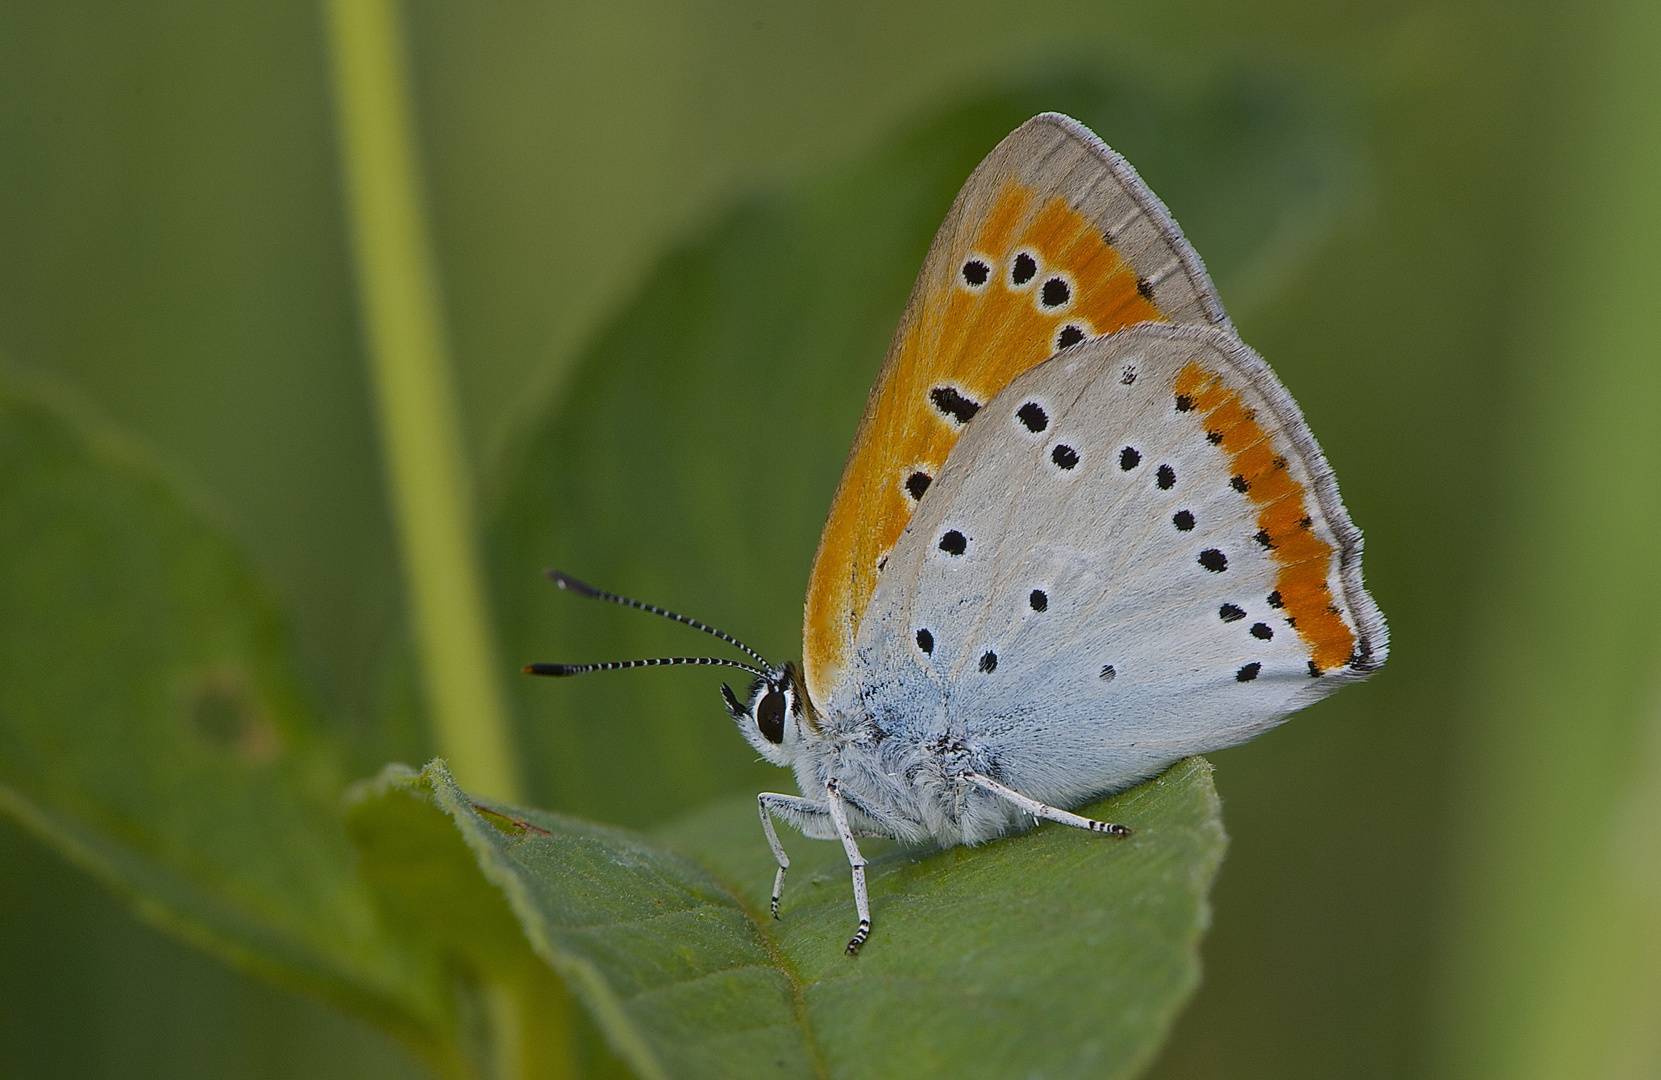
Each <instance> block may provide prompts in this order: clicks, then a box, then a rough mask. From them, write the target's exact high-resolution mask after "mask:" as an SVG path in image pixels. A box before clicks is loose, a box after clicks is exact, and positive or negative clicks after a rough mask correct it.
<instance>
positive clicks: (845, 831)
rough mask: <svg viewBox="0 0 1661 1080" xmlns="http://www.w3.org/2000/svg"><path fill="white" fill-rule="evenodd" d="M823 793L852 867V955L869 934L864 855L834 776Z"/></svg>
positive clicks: (869, 907)
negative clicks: (856, 919)
mask: <svg viewBox="0 0 1661 1080" xmlns="http://www.w3.org/2000/svg"><path fill="white" fill-rule="evenodd" d="M825 795H826V796H827V798H826V799H825V804H826V806H827V807H829V809H830V816H831V820H832V821H834V822H836V835H837V836H839V837H841V839H842V850H843V851H846V852H847V853H848V865H849V867H851V868H852V869H853V876H854V910H855V911H857V912H858V913H859V929H858V930H856V931H854V936H853V939H852V940H850V941H849V942H848V955H849V956H853V955H854V954H855V953H857V952H859V947H860V946H861V945H863V944H865V939H866V938H868V937H870V936H871V901H870V899H869V898H868V897H867V896H866V895H865V856H863V855H861V854H860V853H859V845H858V844H857V843H855V842H854V831H853V830H852V829H850V828H849V827H848V812H847V811H846V810H845V809H843V807H842V791H841V789H840V788H838V787H837V786H836V780H835V778H832V779H830V780H827V781H825Z"/></svg>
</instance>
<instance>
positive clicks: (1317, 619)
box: [1173, 363, 1355, 671]
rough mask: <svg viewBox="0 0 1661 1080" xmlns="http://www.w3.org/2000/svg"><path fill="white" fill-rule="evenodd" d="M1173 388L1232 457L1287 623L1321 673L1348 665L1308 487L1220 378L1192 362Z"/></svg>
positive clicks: (1329, 550)
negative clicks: (1254, 509) (1273, 566)
mask: <svg viewBox="0 0 1661 1080" xmlns="http://www.w3.org/2000/svg"><path fill="white" fill-rule="evenodd" d="M1173 390H1174V391H1175V393H1176V394H1177V395H1178V397H1179V398H1186V399H1187V400H1188V402H1191V403H1192V408H1193V409H1194V410H1195V411H1196V412H1198V413H1199V414H1200V416H1201V417H1202V423H1203V424H1204V426H1205V431H1206V434H1207V435H1208V436H1209V437H1210V438H1211V439H1212V441H1214V442H1216V444H1217V446H1218V448H1219V449H1220V450H1222V452H1223V453H1225V454H1227V455H1228V456H1229V463H1230V465H1231V466H1232V468H1233V470H1234V476H1235V479H1236V484H1235V486H1236V487H1238V486H1240V485H1241V484H1242V483H1243V484H1244V485H1245V491H1246V497H1247V498H1249V499H1251V501H1252V502H1253V503H1256V504H1257V506H1258V507H1259V510H1258V514H1257V527H1258V529H1259V530H1260V531H1259V533H1258V535H1257V539H1258V542H1259V543H1262V544H1265V545H1266V546H1267V547H1268V549H1269V555H1270V557H1271V558H1272V559H1274V561H1275V562H1276V563H1278V564H1279V566H1280V571H1279V573H1278V574H1277V575H1276V577H1275V590H1276V591H1277V592H1279V593H1280V600H1281V604H1282V607H1283V608H1284V610H1285V612H1286V615H1287V619H1288V621H1289V622H1290V623H1291V624H1292V627H1293V629H1295V630H1296V631H1297V632H1298V636H1299V637H1300V638H1302V639H1303V641H1304V644H1305V645H1307V646H1308V647H1309V651H1310V653H1311V655H1312V659H1311V660H1310V663H1312V664H1313V665H1314V670H1316V671H1331V670H1333V669H1335V668H1340V667H1343V666H1344V665H1345V664H1348V663H1349V662H1350V660H1351V659H1352V657H1353V656H1354V653H1355V634H1354V632H1353V631H1351V630H1350V628H1349V626H1348V624H1346V623H1345V622H1344V619H1343V617H1342V615H1341V614H1340V613H1339V610H1338V605H1337V604H1336V603H1334V602H1333V599H1332V590H1331V588H1330V587H1329V586H1328V585H1327V575H1328V573H1329V571H1330V568H1331V565H1332V554H1333V552H1334V550H1336V549H1335V548H1334V547H1333V546H1332V545H1331V544H1329V543H1327V541H1325V540H1323V539H1322V538H1321V537H1319V536H1317V535H1316V534H1315V532H1314V530H1313V528H1312V525H1313V520H1312V518H1311V517H1310V514H1309V510H1308V506H1307V504H1306V502H1305V499H1304V488H1303V485H1302V484H1300V483H1298V482H1297V481H1296V480H1295V479H1293V478H1292V475H1291V473H1290V472H1288V471H1287V468H1286V459H1285V458H1283V457H1280V456H1278V455H1277V454H1275V452H1274V449H1273V447H1272V446H1271V445H1270V442H1269V435H1268V433H1267V432H1266V431H1264V430H1263V426H1262V425H1261V424H1259V423H1258V422H1257V417H1256V415H1255V413H1254V412H1253V411H1252V410H1251V409H1250V408H1248V407H1247V406H1246V404H1245V402H1244V401H1242V400H1241V397H1240V395H1239V393H1237V392H1236V391H1234V390H1231V389H1229V388H1228V387H1227V386H1226V385H1225V384H1224V383H1223V379H1222V376H1220V375H1218V374H1217V373H1216V372H1213V371H1208V370H1206V369H1205V368H1203V367H1201V366H1200V365H1199V364H1196V363H1190V364H1187V365H1186V366H1184V367H1183V369H1182V370H1181V371H1179V372H1178V373H1177V377H1176V382H1175V384H1174V386H1173Z"/></svg>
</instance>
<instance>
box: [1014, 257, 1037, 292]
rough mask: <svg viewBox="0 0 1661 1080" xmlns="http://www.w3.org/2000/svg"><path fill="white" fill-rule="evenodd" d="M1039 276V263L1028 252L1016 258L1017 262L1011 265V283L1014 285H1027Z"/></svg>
mask: <svg viewBox="0 0 1661 1080" xmlns="http://www.w3.org/2000/svg"><path fill="white" fill-rule="evenodd" d="M1037 274H1038V261H1037V260H1036V259H1034V258H1033V257H1032V256H1031V255H1029V254H1027V253H1026V252H1024V251H1023V252H1021V253H1020V254H1018V255H1016V256H1015V261H1014V262H1012V263H1010V264H1009V281H1010V284H1012V285H1025V284H1026V283H1027V282H1029V281H1031V280H1032V279H1033V278H1034V277H1036V276H1037Z"/></svg>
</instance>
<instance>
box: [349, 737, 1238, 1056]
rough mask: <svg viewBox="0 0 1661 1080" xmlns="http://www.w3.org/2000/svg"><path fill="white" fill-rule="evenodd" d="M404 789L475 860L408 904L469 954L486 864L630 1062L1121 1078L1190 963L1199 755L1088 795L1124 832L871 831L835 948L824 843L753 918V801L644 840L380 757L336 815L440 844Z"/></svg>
mask: <svg viewBox="0 0 1661 1080" xmlns="http://www.w3.org/2000/svg"><path fill="white" fill-rule="evenodd" d="M423 804H424V805H426V806H427V807H430V808H431V810H430V813H432V814H436V813H437V812H439V811H442V812H443V813H445V814H447V815H449V817H450V819H451V820H452V821H453V822H454V823H455V826H456V828H457V829H458V830H459V832H460V835H461V837H462V839H464V840H465V841H466V844H467V846H468V847H469V848H471V849H472V853H473V855H474V857H475V858H476V859H477V866H478V870H479V873H480V874H482V878H479V877H478V876H477V875H474V876H473V877H472V879H468V878H467V877H466V876H465V875H463V874H462V873H461V871H460V870H459V861H458V860H457V859H456V858H455V857H454V853H453V851H451V853H450V854H448V855H445V856H443V858H442V861H443V862H444V864H445V865H447V866H448V867H450V868H451V871H450V872H449V873H447V874H444V875H432V874H427V873H421V872H419V871H418V872H417V873H416V874H414V875H413V876H414V877H416V878H421V879H425V880H427V881H429V882H434V883H438V882H442V885H440V886H439V888H440V889H441V890H442V891H443V892H444V893H445V894H446V896H447V897H448V900H447V901H446V902H445V903H444V904H442V905H434V904H427V905H425V907H426V909H427V910H428V911H429V912H435V911H442V913H443V914H442V917H443V918H444V919H445V920H446V921H447V922H449V923H450V924H451V925H453V926H454V927H456V931H455V933H456V934H457V935H459V936H464V937H468V938H473V939H475V940H476V941H477V942H478V943H479V944H478V946H477V947H478V948H480V949H491V948H496V947H498V944H500V945H502V946H503V947H505V942H506V939H507V937H509V936H510V935H506V934H505V933H504V932H503V930H502V926H503V923H504V919H503V913H502V910H501V908H502V905H501V902H500V900H499V899H497V898H496V897H495V896H493V895H491V894H490V893H489V892H488V891H487V890H485V889H483V888H481V885H482V882H483V881H484V880H488V881H490V882H492V883H494V884H495V885H496V886H497V887H499V888H500V890H501V895H502V896H505V897H506V900H507V907H508V908H510V909H511V911H512V912H513V914H514V915H515V916H517V918H518V921H519V924H520V926H521V927H522V928H523V930H524V934H525V937H526V938H527V939H528V940H529V941H530V943H531V946H532V948H533V949H534V950H535V951H536V953H537V954H538V955H539V956H541V957H542V958H543V959H544V960H546V961H547V962H548V964H549V965H551V966H552V967H553V968H554V969H555V970H557V971H558V972H560V974H561V975H562V976H564V978H565V979H566V981H567V983H568V985H569V986H570V987H571V988H572V990H573V992H574V993H576V994H577V995H578V996H579V997H580V998H581V999H582V1000H583V1002H584V1004H586V1005H587V1006H588V1008H589V1010H590V1011H591V1013H592V1015H593V1016H594V1017H595V1018H596V1020H597V1021H598V1023H599V1024H600V1026H601V1027H602V1028H603V1029H604V1031H605V1033H606V1035H607V1037H608V1038H609V1039H610V1041H611V1045H612V1046H613V1048H614V1049H615V1050H616V1051H617V1053H618V1054H619V1055H620V1056H621V1057H623V1058H624V1059H625V1060H626V1061H627V1062H628V1063H629V1064H630V1065H631V1066H632V1067H633V1068H634V1070H635V1071H636V1073H637V1074H638V1075H639V1076H641V1077H643V1078H646V1080H652V1078H656V1077H722V1078H725V1077H752V1076H782V1077H915V1076H937V1075H938V1076H959V1077H981V1076H984V1077H1007V1076H1015V1075H1020V1076H1043V1077H1054V1078H1065V1077H1093V1078H1094V1077H1118V1076H1131V1075H1134V1074H1135V1073H1136V1072H1137V1071H1138V1070H1139V1069H1140V1068H1141V1067H1142V1066H1143V1065H1144V1064H1145V1063H1146V1062H1147V1060H1148V1059H1149V1058H1150V1057H1151V1056H1152V1054H1153V1053H1154V1051H1155V1050H1156V1049H1157V1047H1158V1046H1159V1043H1160V1041H1161V1040H1162V1038H1163V1036H1164V1032H1165V1030H1166V1029H1167V1027H1168V1026H1169V1024H1170V1022H1171V1019H1172V1017H1173V1016H1174V1015H1175V1013H1176V1010H1177V1009H1178V1008H1179V1007H1180V1005H1181V1004H1182V1002H1183V1001H1184V1000H1185V999H1186V997H1187V996H1188V994H1189V992H1190V991H1191V990H1192V989H1193V987H1194V985H1195V984H1196V983H1197V981H1198V978H1199V964H1198V957H1197V947H1198V942H1199V938H1200V935H1201V933H1202V932H1203V930H1204V928H1205V925H1206V922H1207V917H1208V915H1207V908H1206V903H1205V896H1206V892H1207V890H1208V889H1209V888H1210V885H1211V880H1212V878H1213V876H1214V875H1215V873H1216V870H1217V866H1218V864H1219V862H1220V861H1221V858H1222V853H1223V847H1224V837H1223V830H1222V824H1221V820H1220V817H1219V814H1218V804H1217V796H1216V793H1215V791H1214V789H1213V788H1212V785H1211V769H1210V766H1209V765H1207V764H1206V763H1205V761H1204V760H1203V759H1199V758H1192V759H1189V760H1188V761H1185V762H1182V763H1180V764H1178V765H1176V766H1174V767H1173V768H1172V769H1170V770H1169V771H1168V772H1167V773H1166V774H1165V775H1163V776H1161V777H1159V778H1157V779H1155V780H1153V781H1150V782H1149V783H1147V784H1144V785H1142V786H1141V787H1138V788H1136V789H1134V790H1132V791H1130V792H1126V793H1125V794H1122V795H1119V796H1117V797H1115V798H1113V799H1109V800H1107V801H1105V802H1103V803H1101V804H1099V805H1097V806H1096V807H1093V808H1091V810H1090V811H1089V812H1091V813H1094V814H1098V815H1102V816H1107V817H1111V818H1112V819H1114V820H1118V821H1122V822H1125V823H1127V824H1130V825H1131V826H1132V827H1133V828H1134V829H1135V833H1134V835H1133V836H1132V837H1131V838H1130V839H1129V840H1124V841H1119V840H1112V839H1108V838H1105V837H1101V836H1095V835H1091V834H1087V833H1080V832H1077V831H1074V830H1070V829H1066V828H1062V827H1051V826H1044V827H1041V828H1039V829H1037V830H1036V831H1035V832H1033V833H1031V834H1024V835H1019V836H1014V837H1010V838H1006V839H1004V840H1001V841H997V842H995V843H991V844H987V845H984V846H982V847H978V848H961V847H960V848H952V849H948V850H945V851H928V852H911V851H897V850H892V846H891V845H890V846H889V848H890V850H889V853H888V854H885V855H879V856H878V857H877V858H874V859H873V860H872V862H871V866H870V869H869V874H870V883H871V897H872V908H873V916H874V919H875V922H876V931H875V935H874V936H873V938H872V939H871V941H870V942H869V943H868V944H867V945H866V947H865V950H864V952H863V953H861V954H860V955H859V956H858V957H848V956H846V955H845V954H844V952H843V948H842V947H843V944H844V943H845V942H846V940H847V938H848V935H849V933H850V932H851V930H852V928H853V908H852V902H851V899H850V893H849V882H848V872H847V864H846V862H845V860H844V858H843V855H842V852H841V849H840V847H839V846H837V845H835V844H827V843H824V842H814V841H806V840H801V839H799V838H792V839H791V840H790V841H789V847H790V848H791V850H792V876H791V881H790V884H789V886H788V887H787V892H786V896H785V903H784V909H783V917H782V918H781V919H780V920H778V921H774V920H772V919H770V918H767V917H766V916H765V914H764V913H765V912H766V905H767V894H768V891H769V889H770V886H771V883H772V856H771V854H770V853H769V852H768V850H767V846H766V843H765V841H764V840H763V839H762V834H761V828H760V823H759V822H758V821H757V818H756V810H755V803H754V800H753V799H748V798H744V799H730V800H724V801H722V802H719V803H717V804H715V805H712V806H710V807H708V808H706V809H704V810H703V811H701V812H699V813H698V814H696V815H694V816H692V817H689V818H686V819H683V820H682V821H680V822H678V823H676V824H675V825H673V826H671V827H670V828H668V829H666V830H665V831H664V832H663V833H662V834H661V839H658V840H652V839H648V838H646V837H643V836H639V835H636V834H632V833H629V832H627V831H625V830H622V829H616V828H610V827H605V826H599V825H593V824H589V823H586V822H582V821H577V820H575V819H572V818H568V817H564V816H562V815H558V814H551V813H546V812H543V811H535V810H521V809H514V808H509V807H501V806H496V807H488V808H486V807H481V806H479V805H478V804H476V803H475V802H474V800H472V799H471V798H470V797H469V796H467V795H466V794H465V793H463V792H462V791H461V790H460V789H459V788H457V787H456V786H455V783H454V781H452V780H451V779H450V776H449V773H448V771H447V770H446V769H445V768H444V766H443V763H442V762H434V763H433V764H432V765H429V766H428V767H427V769H426V770H425V771H423V772H422V773H420V774H414V773H412V772H410V771H408V770H402V769H394V770H389V772H388V774H386V775H385V776H383V778H382V779H381V780H380V781H378V782H377V783H376V784H375V785H374V786H373V787H372V788H370V789H367V790H366V791H365V792H364V793H363V794H362V795H361V797H360V802H359V803H358V807H357V809H356V810H354V814H355V815H357V816H359V817H360V818H374V819H379V820H381V821H393V820H397V821H402V822H404V823H405V824H404V826H403V827H402V828H398V829H391V830H386V829H382V830H374V831H375V832H376V833H378V835H380V836H382V837H386V838H396V837H397V836H400V835H403V836H410V835H421V836H423V837H431V841H430V846H429V845H428V844H427V843H425V842H424V843H423V845H422V846H423V847H428V849H429V850H438V849H443V848H445V847H446V845H445V842H444V841H443V840H442V839H441V838H439V837H436V836H434V835H433V829H432V827H431V824H430V823H428V824H426V825H421V826H419V827H417V826H416V825H414V824H413V819H414V818H415V817H417V816H418V815H419V813H420V810H421V807H422V805H423ZM665 841H668V842H670V843H674V844H677V845H679V847H680V850H681V851H684V852H687V853H690V854H693V855H696V856H698V857H699V859H700V860H701V861H702V862H701V864H700V863H699V862H694V861H693V859H692V858H689V857H688V855H687V854H681V853H680V852H677V851H676V850H675V849H674V848H672V847H670V846H668V843H666V842H665ZM395 842H396V841H395ZM373 847H374V845H372V844H371V845H370V849H371V850H373ZM872 850H873V853H875V852H879V851H881V850H883V848H882V847H881V846H879V845H876V844H873V845H872ZM410 857H411V858H412V859H413V860H414V861H415V862H417V863H424V862H428V860H427V857H426V856H424V855H422V854H421V853H420V851H411V852H410ZM391 862H392V864H393V865H396V863H397V860H392V861H391ZM428 865H433V864H431V863H428Z"/></svg>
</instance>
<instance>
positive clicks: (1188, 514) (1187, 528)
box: [1171, 510, 1194, 532]
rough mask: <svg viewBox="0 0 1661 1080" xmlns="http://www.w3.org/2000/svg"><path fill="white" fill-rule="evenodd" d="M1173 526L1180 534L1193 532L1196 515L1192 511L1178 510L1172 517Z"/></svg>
mask: <svg viewBox="0 0 1661 1080" xmlns="http://www.w3.org/2000/svg"><path fill="white" fill-rule="evenodd" d="M1171 524H1172V525H1175V526H1176V527H1177V529H1178V531H1180V532H1192V531H1193V528H1194V513H1193V511H1191V510H1178V511H1177V512H1176V513H1174V514H1172V515H1171Z"/></svg>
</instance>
